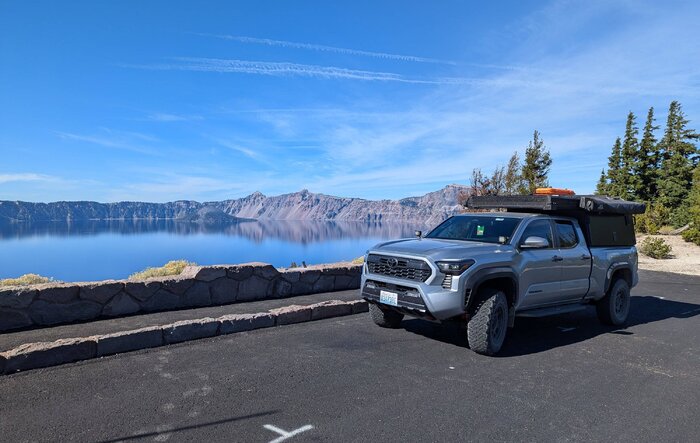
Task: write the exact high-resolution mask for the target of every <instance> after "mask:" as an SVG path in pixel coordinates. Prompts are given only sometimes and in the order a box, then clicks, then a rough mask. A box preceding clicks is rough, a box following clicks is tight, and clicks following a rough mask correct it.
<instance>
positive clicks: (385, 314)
mask: <svg viewBox="0 0 700 443" xmlns="http://www.w3.org/2000/svg"><path fill="white" fill-rule="evenodd" d="M369 315H370V316H371V317H372V321H373V322H374V323H375V324H377V325H379V326H381V327H382V328H391V329H396V328H398V327H399V326H400V325H401V320H403V314H400V313H398V312H396V311H392V310H390V309H387V310H384V309H382V308H380V307H379V306H377V305H375V304H374V303H370V304H369Z"/></svg>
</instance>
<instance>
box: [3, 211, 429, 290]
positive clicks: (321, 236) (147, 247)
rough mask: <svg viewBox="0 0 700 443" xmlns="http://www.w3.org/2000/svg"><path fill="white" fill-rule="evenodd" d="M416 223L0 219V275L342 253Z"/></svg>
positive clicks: (346, 255) (99, 276)
mask: <svg viewBox="0 0 700 443" xmlns="http://www.w3.org/2000/svg"><path fill="white" fill-rule="evenodd" d="M423 228H424V227H423V226H420V224H417V225H408V224H407V225H403V224H391V223H369V224H368V223H347V222H344V223H340V222H289V221H264V222H263V221H259V222H258V221H253V222H244V223H238V224H227V225H201V224H197V223H189V222H175V221H89V222H77V223H75V222H74V223H64V222H56V223H38V224H36V223H33V224H28V223H21V224H17V223H13V224H0V278H8V277H17V276H19V275H22V274H26V273H36V274H41V275H44V276H48V277H53V278H55V279H58V280H63V281H88V280H103V279H109V278H125V277H128V276H129V275H130V274H132V273H134V272H136V271H140V270H142V269H144V268H147V267H149V266H161V265H163V264H164V263H166V262H167V261H169V260H176V259H186V260H189V261H193V262H196V263H198V264H202V265H209V264H231V263H243V262H250V261H261V262H266V263H271V264H272V265H274V266H278V267H280V266H289V265H290V263H291V262H293V261H294V262H297V263H298V264H301V261H302V260H304V261H306V263H307V264H316V263H329V262H335V261H341V260H350V259H353V258H356V257H359V256H361V255H363V254H364V253H365V251H366V250H367V248H368V247H370V246H372V245H373V244H375V243H377V242H379V241H381V240H385V239H392V238H400V237H409V236H412V235H413V232H414V231H415V230H416V229H423Z"/></svg>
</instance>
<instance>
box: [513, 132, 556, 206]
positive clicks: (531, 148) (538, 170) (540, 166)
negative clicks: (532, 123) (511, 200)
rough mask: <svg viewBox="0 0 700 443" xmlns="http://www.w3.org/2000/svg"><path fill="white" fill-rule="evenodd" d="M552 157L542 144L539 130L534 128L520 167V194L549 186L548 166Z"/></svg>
mask: <svg viewBox="0 0 700 443" xmlns="http://www.w3.org/2000/svg"><path fill="white" fill-rule="evenodd" d="M551 166H552V158H551V156H550V155H549V150H548V149H547V148H546V147H545V146H544V141H542V139H541V138H540V133H539V131H537V130H535V133H534V134H533V136H532V140H531V141H530V143H528V146H527V148H525V162H524V163H523V167H522V173H521V176H522V185H521V187H520V188H521V189H520V192H521V194H532V193H534V192H535V189H537V188H540V187H547V186H549V180H548V175H549V168H550V167H551Z"/></svg>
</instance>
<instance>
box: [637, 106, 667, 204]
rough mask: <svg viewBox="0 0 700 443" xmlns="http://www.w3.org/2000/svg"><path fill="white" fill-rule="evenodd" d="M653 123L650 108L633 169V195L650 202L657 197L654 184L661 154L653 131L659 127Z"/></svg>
mask: <svg viewBox="0 0 700 443" xmlns="http://www.w3.org/2000/svg"><path fill="white" fill-rule="evenodd" d="M654 121H655V119H654V108H653V107H651V108H649V112H648V113H647V121H646V123H645V124H644V134H643V135H642V142H641V143H640V144H639V150H638V151H637V159H636V162H635V168H634V170H635V175H636V176H637V182H636V189H635V194H636V196H637V198H638V199H639V200H642V201H651V200H653V199H655V198H656V197H657V195H658V190H657V188H656V182H657V180H658V168H659V162H660V161H661V153H660V152H659V146H658V145H657V143H656V137H654V131H656V130H657V129H659V127H658V126H656V125H654Z"/></svg>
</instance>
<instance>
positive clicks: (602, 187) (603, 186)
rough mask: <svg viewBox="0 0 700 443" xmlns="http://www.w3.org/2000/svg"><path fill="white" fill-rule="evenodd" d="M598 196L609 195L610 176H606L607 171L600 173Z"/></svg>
mask: <svg viewBox="0 0 700 443" xmlns="http://www.w3.org/2000/svg"><path fill="white" fill-rule="evenodd" d="M595 193H596V195H608V176H607V175H606V174H605V169H603V170H601V171H600V178H599V179H598V184H597V185H596V187H595Z"/></svg>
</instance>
